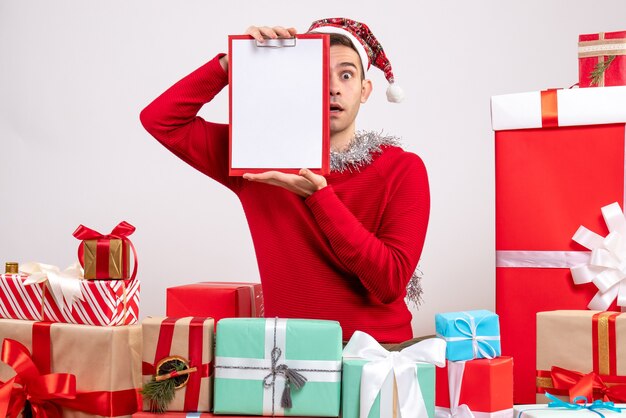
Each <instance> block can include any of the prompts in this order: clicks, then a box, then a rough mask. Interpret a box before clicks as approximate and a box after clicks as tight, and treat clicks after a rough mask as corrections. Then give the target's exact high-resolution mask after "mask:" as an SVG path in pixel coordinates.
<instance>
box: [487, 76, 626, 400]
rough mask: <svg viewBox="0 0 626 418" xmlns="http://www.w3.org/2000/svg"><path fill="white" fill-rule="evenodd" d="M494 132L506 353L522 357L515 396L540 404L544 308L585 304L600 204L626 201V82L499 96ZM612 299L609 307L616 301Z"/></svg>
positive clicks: (499, 304) (499, 307)
mask: <svg viewBox="0 0 626 418" xmlns="http://www.w3.org/2000/svg"><path fill="white" fill-rule="evenodd" d="M491 104H492V125H493V128H494V130H495V131H496V133H495V158H496V161H495V170H496V172H495V180H496V185H495V192H496V213H495V215H496V239H495V241H496V312H497V313H498V315H499V316H500V331H501V344H502V355H507V356H512V357H513V358H514V359H515V363H514V373H513V376H514V382H515V383H514V386H513V387H514V391H515V396H514V401H515V403H516V404H531V403H535V393H536V388H535V371H536V358H535V356H536V346H535V341H536V340H535V338H536V332H535V331H536V328H535V324H536V319H535V315H536V314H537V312H542V311H550V310H556V309H586V308H587V305H588V303H589V302H590V301H591V299H592V298H593V297H594V295H595V293H596V291H597V288H596V287H595V286H594V285H593V284H584V285H575V284H574V282H573V279H572V275H571V273H570V268H571V267H574V266H577V265H579V264H582V263H585V262H586V261H587V260H588V258H589V252H588V251H587V248H584V247H583V246H581V245H579V244H577V243H576V242H574V241H573V240H572V237H573V235H574V233H575V232H576V230H577V229H578V228H579V226H580V225H585V226H586V227H588V228H589V229H590V230H592V231H595V232H596V233H598V234H601V235H602V236H605V235H606V234H607V232H608V231H607V227H606V225H605V223H604V221H603V219H602V217H601V215H600V208H601V207H603V206H605V205H607V204H609V203H612V202H620V203H621V202H624V197H625V196H624V185H625V182H624V177H625V174H626V173H625V170H624V159H625V154H624V149H625V141H626V129H625V123H626V87H606V88H603V89H567V90H548V91H541V92H540V91H535V92H528V93H517V94H509V95H502V96H495V97H492V101H491ZM614 308H615V305H612V307H610V308H609V309H614Z"/></svg>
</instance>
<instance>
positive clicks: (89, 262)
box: [72, 221, 137, 279]
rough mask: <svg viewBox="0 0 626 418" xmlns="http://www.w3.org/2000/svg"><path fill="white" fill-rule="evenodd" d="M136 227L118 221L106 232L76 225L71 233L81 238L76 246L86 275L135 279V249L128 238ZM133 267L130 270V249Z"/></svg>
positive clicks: (92, 277)
mask: <svg viewBox="0 0 626 418" xmlns="http://www.w3.org/2000/svg"><path fill="white" fill-rule="evenodd" d="M133 232H135V227H134V226H132V225H131V224H129V223H128V222H126V221H122V222H120V223H119V224H118V225H117V226H116V227H115V228H113V230H112V231H111V232H110V233H109V234H101V233H100V232H97V231H95V230H93V229H91V228H87V227H86V226H84V225H79V226H78V228H76V231H74V233H73V234H72V235H74V237H76V238H78V239H80V240H82V242H81V243H80V246H79V247H78V259H79V261H80V264H81V265H82V266H83V268H84V269H85V273H84V277H85V279H129V278H130V279H134V278H135V276H136V275H137V253H136V252H135V247H134V245H133V243H132V242H131V241H130V239H129V238H128V236H129V235H131V234H132V233H133ZM131 251H132V253H133V258H134V267H133V270H132V273H131V270H130V253H131Z"/></svg>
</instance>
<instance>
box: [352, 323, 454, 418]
mask: <svg viewBox="0 0 626 418" xmlns="http://www.w3.org/2000/svg"><path fill="white" fill-rule="evenodd" d="M343 356H344V357H357V358H362V359H365V360H370V362H369V363H366V364H365V365H364V366H363V373H362V374H361V389H360V405H359V408H360V410H359V411H360V412H359V417H360V418H367V416H368V415H369V412H370V410H371V409H372V406H373V404H374V401H375V400H376V397H377V396H378V394H379V392H380V390H381V389H382V387H383V384H384V383H385V380H386V379H387V377H388V376H389V374H390V373H393V376H394V378H395V380H396V385H397V388H398V404H399V407H400V414H399V415H400V417H402V418H418V417H425V416H428V413H427V411H426V404H425V402H424V397H423V395H422V391H421V389H420V386H419V383H418V381H417V373H416V371H415V363H416V362H426V363H431V364H434V365H435V366H438V367H443V366H445V363H446V360H445V356H446V342H445V341H444V340H442V339H441V338H429V339H427V340H423V341H420V342H418V343H416V344H413V345H411V346H409V347H407V348H405V349H403V350H402V351H393V352H390V351H387V350H385V349H384V348H383V347H382V346H381V345H380V344H379V343H378V342H377V341H376V340H375V339H374V338H373V337H371V336H370V335H368V334H366V333H364V332H361V331H356V332H355V333H354V334H353V335H352V338H350V341H348V344H347V345H346V347H345V348H344V350H343Z"/></svg>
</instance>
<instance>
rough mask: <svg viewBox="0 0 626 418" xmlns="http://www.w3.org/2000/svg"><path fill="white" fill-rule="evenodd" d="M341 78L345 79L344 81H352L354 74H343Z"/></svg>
mask: <svg viewBox="0 0 626 418" xmlns="http://www.w3.org/2000/svg"><path fill="white" fill-rule="evenodd" d="M341 78H343V79H344V80H350V79H351V78H352V74H350V73H343V74H341Z"/></svg>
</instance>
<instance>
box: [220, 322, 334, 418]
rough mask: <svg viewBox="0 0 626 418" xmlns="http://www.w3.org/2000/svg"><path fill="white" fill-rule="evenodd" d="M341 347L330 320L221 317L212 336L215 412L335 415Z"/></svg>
mask: <svg viewBox="0 0 626 418" xmlns="http://www.w3.org/2000/svg"><path fill="white" fill-rule="evenodd" d="M341 348H342V347H341V327H340V326H339V323H338V322H335V321H322V320H303V319H278V318H271V319H260V318H227V319H222V320H221V321H219V323H218V324H217V335H216V349H215V354H216V357H215V383H214V384H215V391H214V397H213V400H214V412H215V413H216V414H231V415H232V414H235V415H237V414H244V415H300V416H330V417H336V416H338V415H339V406H340V402H339V400H340V385H341Z"/></svg>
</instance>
